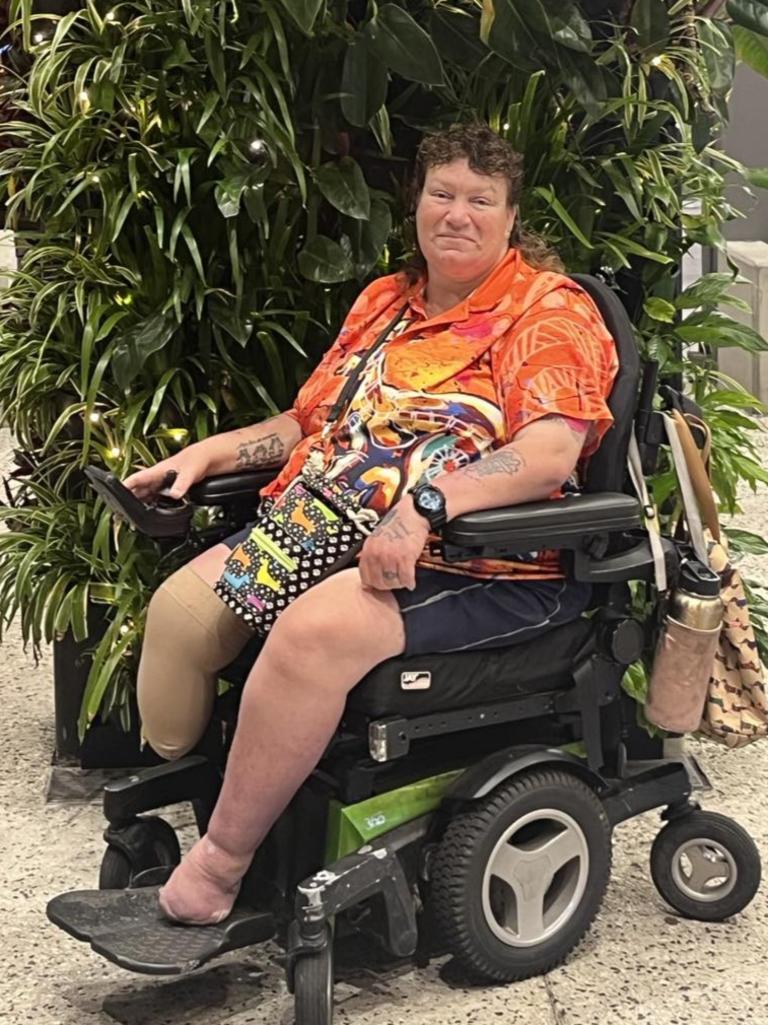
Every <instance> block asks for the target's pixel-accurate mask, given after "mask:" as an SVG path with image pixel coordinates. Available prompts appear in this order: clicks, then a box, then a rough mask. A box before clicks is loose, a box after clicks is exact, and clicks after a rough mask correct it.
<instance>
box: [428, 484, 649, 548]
mask: <svg viewBox="0 0 768 1025" xmlns="http://www.w3.org/2000/svg"><path fill="white" fill-rule="evenodd" d="M641 526H642V510H641V506H640V503H639V502H638V500H637V499H636V498H632V497H631V496H630V495H624V494H621V493H614V492H606V493H604V494H596V495H566V496H565V497H564V498H555V499H551V500H549V501H546V502H529V503H526V504H525V505H512V506H506V507H504V508H502V509H486V510H485V511H483V512H474V513H467V514H466V515H464V516H458V517H457V518H456V519H455V520H451V521H450V523H447V524H446V525H445V527H444V528H443V532H442V539H443V541H442V553H443V556H444V558H445V559H446V560H447V561H448V562H458V561H460V560H462V559H466V558H473V557H475V558H476V557H477V556H478V554H479V552H482V553H483V554H484V555H487V556H489V557H495V558H504V556H509V555H514V554H515V553H523V552H535V551H538V550H539V549H540V548H570V549H581V548H583V547H584V545H585V544H586V543H588V540H589V539H590V538H592V537H594V536H595V535H596V534H614V533H619V532H621V531H626V530H633V529H637V528H638V527H641Z"/></svg>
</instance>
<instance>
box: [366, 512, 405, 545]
mask: <svg viewBox="0 0 768 1025" xmlns="http://www.w3.org/2000/svg"><path fill="white" fill-rule="evenodd" d="M373 534H374V536H375V537H376V536H378V537H381V536H383V537H385V538H386V540H387V541H403V540H404V539H405V538H406V537H410V536H411V535H412V534H413V531H412V530H410V529H409V528H408V527H406V525H405V524H404V523H403V522H402V521H401V520H399V519H398V518H397V509H390V510H389V512H388V513H387V515H386V516H385V517H384V518H383V519H382V520H379V522H378V524H377V525H376V529H375V530H374V532H373Z"/></svg>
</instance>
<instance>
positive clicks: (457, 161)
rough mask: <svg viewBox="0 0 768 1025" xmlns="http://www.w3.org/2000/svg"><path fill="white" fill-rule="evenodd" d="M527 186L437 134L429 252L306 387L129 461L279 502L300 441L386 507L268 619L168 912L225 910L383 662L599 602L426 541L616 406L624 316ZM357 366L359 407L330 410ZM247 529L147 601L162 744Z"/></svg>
mask: <svg viewBox="0 0 768 1025" xmlns="http://www.w3.org/2000/svg"><path fill="white" fill-rule="evenodd" d="M521 184H522V171H521V161H520V158H519V157H518V156H517V155H516V154H515V153H514V152H513V151H511V149H510V147H509V146H508V144H507V143H506V142H504V141H503V140H501V139H499V138H498V137H497V136H496V135H495V134H494V133H493V132H491V130H490V129H488V128H487V127H485V126H481V125H470V126H466V125H464V126H454V127H452V128H451V129H449V130H448V131H446V132H444V133H442V134H439V135H435V136H431V137H429V138H427V139H426V140H425V141H424V142H423V143H422V145H421V147H420V149H419V152H418V156H417V165H416V179H415V198H416V208H415V219H416V231H417V238H418V248H419V258H418V262H417V263H415V264H414V265H413V266H412V267H410V268H409V269H408V270H407V271H405V272H402V273H399V274H395V275H390V276H388V277H384V278H381V279H378V280H376V281H374V282H373V283H372V284H371V285H369V286H368V287H367V288H365V289H364V291H363V292H362V293H361V295H360V296H359V298H358V299H357V301H356V302H355V304H354V306H353V307H352V309H351V310H350V312H349V315H348V316H347V318H346V321H345V322H344V325H343V327H342V330H341V332H340V334H339V336H338V338H337V339H336V341H335V342H334V344H333V345H332V346H331V348H330V350H329V351H328V353H327V354H326V356H325V358H324V359H323V360H322V362H321V363H320V365H319V366H318V367H317V369H316V370H315V372H314V373H313V374H312V375H311V377H310V378H309V380H308V381H307V382H306V384H305V385H304V386H303V388H302V389H301V391H300V393H299V395H298V397H297V399H296V402H295V404H294V406H293V408H292V409H291V410H290V411H288V412H285V413H281V414H280V415H279V416H276V417H273V418H272V419H271V420H268V421H266V422H264V423H260V424H257V425H255V426H253V427H250V428H243V429H241V430H236V431H233V432H231V433H226V434H220V435H217V436H215V437H212V438H209V439H206V440H205V441H202V442H199V443H197V444H194V445H191V446H189V447H188V448H186V449H185V450H184V451H182V452H181V453H179V454H178V455H175V456H173V457H172V458H170V459H167V460H164V461H163V462H161V463H159V464H158V465H156V466H154V467H152V468H149V469H143V470H140V471H138V472H137V473H134V474H133V475H131V476H130V477H129V478H128V479H127V480H126V482H125V483H126V485H127V486H128V487H129V488H130V489H131V490H132V491H133V492H134V493H135V494H136V495H137V496H139V497H141V498H147V497H151V496H152V495H154V494H157V493H158V492H159V491H160V489H161V488H163V487H164V486H165V484H166V483H167V481H168V479H169V471H173V473H174V474H175V479H174V482H173V484H172V487H171V489H170V494H171V495H173V496H174V497H180V496H182V495H183V494H184V493H185V492H186V491H187V489H188V488H189V487H191V485H192V484H194V483H195V482H196V481H198V480H200V479H202V478H204V477H206V476H209V475H214V474H221V473H227V472H232V471H234V470H237V469H246V468H252V467H275V468H276V469H277V468H279V467H282V470H281V472H280V473H279V475H278V476H277V477H276V479H275V480H274V481H273V482H272V483H271V484H270V485H269V486H268V487H267V488H266V489H265V490H264V491H263V492H262V497H264V498H271V499H274V498H276V497H277V496H279V495H280V494H281V493H282V492H283V490H284V489H285V488H286V486H287V485H288V484H289V482H291V481H292V480H293V479H295V477H296V475H297V474H298V473H299V472H300V471H301V469H302V467H303V466H304V465H305V462H306V461H307V459H308V456H309V454H310V452H311V453H313V459H314V460H315V463H317V460H318V458H321V460H322V468H323V472H324V473H325V474H326V476H328V477H330V478H332V479H334V480H337V481H341V482H342V483H343V486H344V487H345V488H346V489H350V490H351V491H353V492H355V493H356V494H357V495H358V496H359V497H360V499H361V500H362V504H363V505H364V506H365V507H366V508H369V509H372V510H374V511H375V512H376V513H378V514H379V515H380V516H381V517H382V518H381V519H380V520H379V522H378V525H377V527H376V529H375V530H374V531H373V533H372V534H370V536H369V537H368V538H367V540H366V542H365V544H364V546H363V548H362V552H361V554H360V556H359V560H358V563H357V565H356V566H355V567H354V568H347V569H343V570H341V571H339V572H338V573H335V574H334V575H332V576H329V577H327V578H326V579H323V580H322V581H321V582H320V583H318V584H316V585H315V586H313V587H311V588H310V589H308V590H306V591H304V593H303V594H301V595H300V596H299V597H298V598H297V599H296V600H295V601H294V602H293V603H292V604H290V605H289V606H288V607H287V608H286V609H285V610H284V611H283V612H282V614H281V615H280V617H279V619H278V620H277V621H276V622H275V624H274V627H273V629H271V631H270V632H269V634H268V636H267V639H266V641H265V643H264V645H263V647H262V648H261V651H260V653H259V655H258V658H257V659H256V662H255V664H254V665H253V668H252V669H251V672H250V675H249V677H248V680H247V682H246V685H245V688H244V690H243V694H242V700H241V704H240V711H239V718H238V725H237V728H236V732H235V736H234V740H233V743H232V747H231V750H230V753H229V758H228V763H227V767H226V772H225V777H224V782H223V786H222V790H221V793H220V796H219V800H218V803H217V805H216V808H215V811H214V813H213V816H212V818H211V820H210V824H209V828H208V831H207V833H206V834H205V835H204V836H203V837H202V838H201V839H200V840H199V841H198V842H197V843H196V844H195V846H194V847H193V848H192V850H191V851H190V852H189V854H187V856H186V857H185V858H184V859H183V861H182V863H181V864H180V865H179V866H178V867H177V868H176V870H175V871H174V873H173V875H172V876H171V878H170V879H169V881H168V882H167V884H166V885H165V887H164V888H163V889H162V891H161V894H160V903H161V907H162V910H163V912H164V913H165V914H166V915H167V916H168V917H170V918H172V919H175V920H178V921H180V922H185V923H196V924H208V923H214V922H219V921H221V920H222V919H224V918H225V917H226V916H227V915H228V914H229V913H230V911H231V908H232V905H233V903H234V900H235V898H236V896H237V893H238V889H239V885H240V880H241V877H242V876H243V874H244V873H245V871H246V870H247V868H248V866H249V864H250V863H251V860H252V858H253V854H254V851H255V850H256V848H257V847H258V846H259V844H260V843H261V841H262V840H263V838H264V837H265V835H266V833H267V832H268V830H269V829H270V827H271V825H272V823H273V822H274V821H275V819H276V818H277V817H278V815H279V814H280V813H281V811H282V810H283V808H284V807H285V806H286V805H287V803H288V801H289V800H290V798H291V797H292V795H293V794H294V792H295V791H296V790H297V789H298V787H299V786H300V785H301V783H302V782H303V781H304V779H305V778H306V777H307V776H308V775H309V773H310V772H311V771H312V770H313V768H314V767H315V765H316V764H317V762H318V760H319V759H320V757H321V756H322V753H323V751H324V749H325V748H326V746H327V744H328V742H329V739H330V738H331V737H332V735H333V733H334V730H335V729H336V727H337V725H338V723H339V720H340V718H341V716H342V713H343V710H344V705H345V700H346V697H347V694H348V692H349V691H350V690H351V689H352V688H353V687H354V686H355V685H356V684H357V683H358V682H359V681H360V680H361V679H362V678H363V677H364V676H365V675H366V673H368V672H369V671H370V670H371V669H372V668H373V667H374V666H375V665H377V664H378V663H379V662H382V661H383V660H385V659H387V658H390V657H393V656H396V655H399V654H402V653H407V654H419V653H426V652H453V651H467V650H472V649H479V648H490V647H500V646H506V645H510V644H514V643H516V642H520V641H523V640H528V639H529V638H531V637H532V636H534V635H536V634H537V633H544V632H545V631H546V630H548V629H550V628H552V627H554V626H556V625H557V624H561V623H564V622H567V621H568V620H572V619H575V618H576V617H578V616H579V615H580V614H581V612H582V611H583V610H584V609H585V607H586V605H587V602H588V599H589V594H588V588H587V587H586V586H585V585H582V584H577V583H575V582H570V581H568V580H566V579H564V577H563V573H562V571H561V567H560V565H559V561H558V556H557V553H554V552H548V551H540V552H537V553H534V554H533V555H521V556H520V558H519V560H518V561H504V562H503V563H501V562H499V563H495V562H493V561H491V560H475V561H472V562H468V563H452V564H451V566H450V567H449V566H448V565H447V564H445V563H444V562H442V561H441V560H440V558H439V557H438V556H436V555H435V554H433V553H432V552H431V551H430V546H429V539H430V535H431V534H434V533H435V532H437V531H439V529H440V527H441V526H442V525H443V523H445V521H446V519H451V518H453V517H456V516H459V515H462V514H464V513H467V512H470V511H474V510H483V509H491V508H495V507H499V506H504V505H510V504H513V503H519V502H530V501H534V500H537V499H543V498H549V497H553V496H555V495H558V494H560V493H561V489H562V488H563V487H564V486H568V484H570V485H571V486H572V485H573V483H574V479H575V478H576V477H577V475H578V465H579V463H580V461H582V460H583V459H584V458H585V457H588V456H589V455H590V454H591V453H592V452H594V450H595V449H596V448H597V446H598V444H599V442H600V439H601V437H602V435H603V434H604V432H605V431H606V430H607V428H608V427H609V426H610V423H611V414H610V412H609V410H608V406H607V404H606V400H607V397H608V395H609V392H610V388H611V383H612V381H613V378H614V376H615V374H616V369H617V361H616V355H615V351H614V345H613V342H612V339H611V336H610V334H609V333H608V331H607V329H606V327H605V325H604V323H603V321H602V320H601V318H600V315H599V313H598V312H597V309H596V307H595V306H594V304H593V303H592V301H591V299H590V298H589V297H588V296H587V295H586V294H585V293H584V292H583V291H582V290H581V289H580V288H579V286H578V285H576V284H575V283H574V282H573V281H571V280H570V279H568V278H566V277H565V276H564V275H562V274H560V273H558V267H559V265H558V263H557V261H556V258H555V257H554V256H553V254H551V253H548V252H547V251H546V250H545V249H544V247H543V246H542V245H541V244H540V243H537V242H536V240H535V239H533V238H532V237H531V236H530V235H528V234H527V233H526V232H525V231H522V230H521V228H520V225H519V223H518V215H517V204H518V200H519V196H520V190H521ZM385 327H388V330H387V331H386V333H385V334H384V335H383V336H382V331H383V329H384V328H385ZM376 342H380V343H381V344H380V345H379V346H376V344H375V343H376ZM374 350H375V351H374ZM355 370H357V371H358V378H357V386H356V389H355V390H354V392H353V394H352V395H351V397H350V399H349V402H348V403H347V406H346V408H345V409H344V410H342V412H341V414H340V415H339V417H338V419H336V421H335V422H334V423H333V424H332V429H326V430H323V425H324V422H325V420H326V417H327V414H328V410H329V408H330V407H332V406H333V404H334V403H335V402H336V400H337V398H338V396H339V393H340V392H341V389H342V387H343V385H344V383H345V380H346V379H347V378H348V377H349V376H350V375H351V374H352V373H353V371H355ZM242 539H243V537H242V535H238V536H235V537H233V538H231V539H229V541H228V542H227V543H223V544H218V545H216V546H214V547H213V548H212V549H210V550H208V551H206V552H204V553H203V554H202V555H200V556H198V557H197V558H196V559H194V560H193V561H192V562H191V563H190V564H189V565H187V566H185V567H184V568H183V569H181V570H179V571H178V572H177V573H175V574H174V575H173V576H172V577H170V578H169V579H168V580H167V581H166V582H165V583H164V584H163V585H162V586H161V587H160V588H159V590H158V591H157V592H156V593H155V595H154V596H153V598H152V601H151V602H150V605H149V610H148V618H147V627H146V636H145V643H144V648H143V652H142V659H141V666H140V670H139V679H138V699H139V708H140V712H141V717H142V722H143V730H144V734H145V736H146V738H147V740H148V742H149V743H150V744H151V745H152V747H153V748H154V749H155V750H156V751H157V752H158V753H159V754H161V755H162V756H164V757H167V758H176V757H179V756H180V755H182V754H184V753H186V752H187V751H189V750H190V749H191V748H192V747H193V746H194V745H195V744H196V743H197V741H198V740H199V739H200V737H201V735H202V733H203V732H204V730H205V727H206V724H207V722H208V719H209V716H210V713H211V708H212V704H213V700H214V695H215V687H216V679H217V674H218V672H219V671H220V670H221V669H222V668H223V667H224V666H226V665H227V664H228V663H229V662H231V661H232V659H233V658H234V657H235V656H236V655H237V654H238V653H239V652H240V651H241V650H242V648H243V647H244V646H245V644H246V643H247V641H248V640H249V639H250V638H251V637H252V636H253V632H252V630H251V628H250V627H249V626H247V625H246V624H245V623H244V622H243V619H242V617H239V616H238V615H236V613H235V612H234V611H233V610H232V609H231V608H229V607H228V605H227V604H225V602H224V601H222V600H221V599H220V598H219V597H218V596H217V594H216V593H215V592H214V589H213V588H214V585H215V584H216V583H217V581H218V580H219V578H220V577H221V575H222V572H223V569H224V564H225V562H226V560H227V559H228V557H229V556H230V555H231V553H232V550H233V549H234V548H235V546H236V545H237V544H238V543H239V542H240V541H242Z"/></svg>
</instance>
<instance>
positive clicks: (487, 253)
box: [416, 159, 515, 282]
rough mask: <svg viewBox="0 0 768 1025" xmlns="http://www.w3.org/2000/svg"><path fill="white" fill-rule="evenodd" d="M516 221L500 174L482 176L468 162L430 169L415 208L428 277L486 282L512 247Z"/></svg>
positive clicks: (460, 161) (440, 165)
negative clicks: (487, 276) (489, 274)
mask: <svg viewBox="0 0 768 1025" xmlns="http://www.w3.org/2000/svg"><path fill="white" fill-rule="evenodd" d="M514 221H515V214H514V211H513V210H511V209H510V208H509V205H508V203H507V182H506V179H505V178H504V177H503V176H502V175H496V174H478V173H477V171H472V170H471V169H470V167H469V163H468V161H467V160H466V159H461V160H454V161H452V162H451V163H450V164H439V165H438V166H437V167H430V168H429V169H428V170H427V173H426V178H425V181H424V188H423V189H422V192H421V196H420V197H419V203H418V206H417V207H416V234H417V237H418V240H419V246H420V247H421V251H422V253H423V254H424V257H425V259H426V261H427V269H428V272H429V273H430V274H435V273H437V274H439V275H441V276H442V277H444V278H448V279H450V280H454V281H457V282H461V281H473V280H475V279H478V278H482V277H484V276H485V275H486V274H487V273H489V272H490V271H491V270H492V269H493V267H495V266H496V264H497V263H498V262H499V260H501V259H502V257H503V256H504V254H505V253H506V251H507V249H508V248H509V234H510V232H511V231H512V225H513V224H514Z"/></svg>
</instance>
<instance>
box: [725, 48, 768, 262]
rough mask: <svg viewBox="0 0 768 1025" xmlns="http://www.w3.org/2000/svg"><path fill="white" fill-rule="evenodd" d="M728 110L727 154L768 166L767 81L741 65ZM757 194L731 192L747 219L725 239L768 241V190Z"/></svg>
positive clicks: (731, 225)
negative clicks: (751, 195) (750, 195)
mask: <svg viewBox="0 0 768 1025" xmlns="http://www.w3.org/2000/svg"><path fill="white" fill-rule="evenodd" d="M729 109H730V121H729V124H728V129H727V131H726V133H725V136H724V138H723V149H724V150H725V152H726V153H728V154H730V155H731V156H732V157H735V158H736V159H737V160H740V161H741V162H742V164H746V165H747V166H748V167H768V79H766V78H763V77H762V75H758V74H757V72H755V71H753V70H752V69H751V68H748V67H747V66H746V65H745V64H739V65H738V67H737V69H736V78H735V81H734V86H733V92H732V94H731V100H730V104H729ZM754 192H755V198H754V199H750V198H749V196H746V195H745V194H744V192H743V190H742V189H740V188H738V187H732V188H731V189H730V191H729V198H730V201H731V203H732V204H733V205H734V206H735V207H736V209H737V210H741V211H742V212H744V213H746V214H747V217H746V218H739V219H737V220H735V221H731V222H730V223H729V224H727V225H726V226H725V236H726V238H728V239H739V240H742V239H746V240H749V241H752V240H762V241H763V242H768V189H754Z"/></svg>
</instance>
